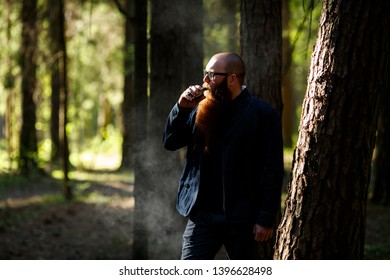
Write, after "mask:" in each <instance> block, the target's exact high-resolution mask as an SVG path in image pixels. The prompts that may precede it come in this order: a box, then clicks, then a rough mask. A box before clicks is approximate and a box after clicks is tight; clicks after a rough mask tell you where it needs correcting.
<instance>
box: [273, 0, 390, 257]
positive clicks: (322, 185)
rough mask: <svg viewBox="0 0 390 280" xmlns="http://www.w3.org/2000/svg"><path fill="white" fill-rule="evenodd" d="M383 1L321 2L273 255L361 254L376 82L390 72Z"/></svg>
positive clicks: (375, 116)
mask: <svg viewBox="0 0 390 280" xmlns="http://www.w3.org/2000/svg"><path fill="white" fill-rule="evenodd" d="M383 3H384V2H381V1H365V0H357V1H334V0H325V1H324V2H323V9H322V16H321V19H320V24H319V33H318V38H317V43H316V46H315V49H314V52H313V55H312V61H311V67H310V74H309V76H308V87H307V91H306V96H305V98H304V101H303V106H302V117H301V123H300V131H299V139H298V143H297V147H296V149H295V152H294V162H293V168H292V174H291V175H292V177H291V180H290V182H289V192H288V197H287V199H286V208H285V212H284V216H283V218H282V222H281V224H280V226H279V229H278V236H277V244H276V250H275V256H274V257H275V259H362V258H363V248H364V234H365V218H366V202H367V187H368V182H369V177H370V164H371V158H372V151H373V148H374V144H375V131H376V124H377V119H378V112H379V103H380V92H381V91H380V90H379V89H383V84H384V81H385V80H386V78H387V77H388V74H389V72H388V71H389V69H388V68H387V67H388V62H389V60H388V58H389V56H388V54H389V51H388V50H389V38H390V36H389V35H390V34H389V17H388V16H387V13H388V8H389V7H388V6H389V5H388V2H386V3H387V4H386V5H387V8H385V7H383V5H384V4H383ZM351 11H353V13H351Z"/></svg>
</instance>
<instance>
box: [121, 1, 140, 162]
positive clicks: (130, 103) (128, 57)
mask: <svg viewBox="0 0 390 280" xmlns="http://www.w3.org/2000/svg"><path fill="white" fill-rule="evenodd" d="M114 2H115V4H116V5H117V7H118V9H119V10H120V11H121V12H122V14H123V15H124V16H125V19H126V20H125V43H124V71H125V72H124V87H123V103H122V119H123V129H122V135H123V142H122V162H121V166H120V169H130V168H132V167H133V166H134V159H133V158H132V154H133V152H134V151H133V148H134V145H135V143H134V142H133V141H132V140H134V139H132V134H133V133H134V132H135V131H134V126H133V125H132V124H133V123H134V120H133V117H134V114H133V111H132V110H134V109H135V106H134V95H135V90H136V88H135V87H134V76H135V73H134V72H135V69H134V68H135V67H134V62H135V59H137V56H136V55H135V54H134V49H135V36H136V34H135V33H136V32H137V26H138V25H139V23H138V22H137V20H136V16H138V15H137V14H136V13H135V2H136V1H135V0H126V1H125V5H124V7H122V6H121V4H120V3H119V1H118V0H114ZM145 5H146V4H145ZM145 5H144V6H145ZM139 18H140V16H138V19H139ZM142 20H144V21H145V22H146V15H144V17H143V19H142ZM143 32H145V36H146V31H145V30H144V29H143ZM145 48H146V46H145ZM145 63H147V62H146V61H145ZM145 94H146V93H145Z"/></svg>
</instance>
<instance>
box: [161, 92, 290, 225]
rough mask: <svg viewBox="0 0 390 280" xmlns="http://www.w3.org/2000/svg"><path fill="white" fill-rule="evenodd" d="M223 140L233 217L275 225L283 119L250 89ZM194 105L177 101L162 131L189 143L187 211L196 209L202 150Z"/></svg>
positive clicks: (180, 203) (183, 195)
mask: <svg viewBox="0 0 390 280" xmlns="http://www.w3.org/2000/svg"><path fill="white" fill-rule="evenodd" d="M241 94H243V96H242V97H243V98H240V101H239V103H238V105H237V110H236V112H235V114H234V115H233V118H232V121H231V122H230V124H229V127H228V131H227V134H226V136H225V139H224V140H223V142H222V184H223V193H222V196H223V210H224V212H225V215H226V217H227V218H228V219H229V220H231V221H237V222H253V223H257V224H259V225H262V226H268V227H271V226H273V224H274V222H275V217H276V214H277V212H278V210H279V209H280V197H281V188H282V182H283V142H282V132H281V124H280V119H279V117H278V115H277V114H276V112H275V111H274V109H273V108H272V107H271V106H270V105H268V104H267V103H265V102H263V101H260V100H259V99H257V98H255V97H254V96H252V95H251V94H250V93H249V92H248V90H247V89H244V90H243V91H242V92H241ZM196 110H197V109H196V108H195V109H193V110H184V109H180V108H179V106H178V104H176V105H175V106H174V107H173V108H172V110H171V112H170V114H169V116H168V120H167V123H166V127H165V132H164V147H165V148H166V149H168V150H172V151H174V150H177V149H179V148H182V147H185V146H188V147H187V156H186V162H185V166H184V170H183V173H182V175H181V178H180V182H179V189H178V195H177V203H176V208H177V210H178V212H179V213H180V214H181V215H183V216H189V215H190V213H191V210H192V209H193V207H194V205H195V202H196V199H197V195H198V191H199V183H200V169H201V167H200V165H201V158H202V152H200V151H199V149H194V147H193V137H194V132H195V115H196Z"/></svg>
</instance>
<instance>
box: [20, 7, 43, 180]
mask: <svg viewBox="0 0 390 280" xmlns="http://www.w3.org/2000/svg"><path fill="white" fill-rule="evenodd" d="M21 13H22V14H21V20H22V34H21V35H22V45H21V49H20V55H21V60H20V64H21V65H20V66H21V71H22V86H21V88H22V127H21V131H20V147H19V169H20V172H21V173H22V174H23V175H25V176H27V175H28V174H29V171H30V170H31V169H37V167H38V164H37V161H38V151H37V135H36V130H35V123H36V105H35V101H34V91H35V84H36V68H37V65H36V52H37V33H38V32H37V27H36V20H37V19H36V17H37V1H36V0H23V4H22V12H21Z"/></svg>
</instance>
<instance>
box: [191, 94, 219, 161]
mask: <svg viewBox="0 0 390 280" xmlns="http://www.w3.org/2000/svg"><path fill="white" fill-rule="evenodd" d="M204 95H205V96H206V98H205V99H203V100H202V101H200V102H199V105H198V111H197V113H196V118H195V125H196V145H197V146H198V145H199V146H201V147H203V150H204V152H205V153H206V154H207V153H209V152H210V150H211V149H212V146H213V141H214V139H215V136H216V131H217V127H218V122H219V117H220V115H221V111H222V108H223V101H221V100H219V98H218V99H217V98H216V97H215V95H214V94H213V93H212V92H211V90H207V91H206V92H205V93H204Z"/></svg>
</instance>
